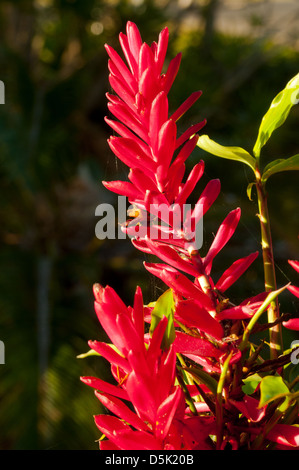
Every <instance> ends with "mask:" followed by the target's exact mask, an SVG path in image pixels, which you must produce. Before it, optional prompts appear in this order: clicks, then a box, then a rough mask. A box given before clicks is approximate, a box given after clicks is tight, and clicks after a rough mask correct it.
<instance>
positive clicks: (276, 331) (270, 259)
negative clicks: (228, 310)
mask: <svg viewBox="0 0 299 470" xmlns="http://www.w3.org/2000/svg"><path fill="white" fill-rule="evenodd" d="M255 176H256V189H257V198H258V209H259V214H258V216H259V220H260V227H261V241H262V252H263V265H264V280H265V290H266V292H271V291H274V290H276V289H277V285H276V274H275V264H274V256H273V245H272V237H271V228H270V220H269V212H268V204H267V194H266V191H265V185H264V183H263V182H262V179H261V174H260V171H259V169H257V170H256V171H255ZM279 316H280V314H279V304H278V300H277V298H276V299H274V300H273V301H272V302H271V304H270V305H269V308H268V322H269V323H272V322H275V321H276V320H278V318H279ZM269 334H270V356H271V358H272V359H276V358H277V357H278V356H279V354H280V353H281V352H282V334H281V325H280V324H278V325H275V326H273V327H272V328H270V330H269Z"/></svg>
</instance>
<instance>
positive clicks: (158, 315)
mask: <svg viewBox="0 0 299 470" xmlns="http://www.w3.org/2000/svg"><path fill="white" fill-rule="evenodd" d="M173 313H174V299H173V293H172V290H171V289H168V290H167V291H166V292H164V294H162V295H161V297H159V298H158V300H157V301H156V303H155V306H154V308H153V310H152V314H151V325H150V334H151V335H152V334H153V332H154V330H155V328H156V327H157V325H158V324H159V322H160V320H161V319H162V317H164V316H165V317H166V318H167V319H168V323H167V327H166V330H165V333H164V337H163V341H162V348H163V349H168V348H169V346H170V345H171V344H172V343H173V341H174V340H175V329H174V322H173Z"/></svg>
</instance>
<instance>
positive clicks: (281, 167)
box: [262, 154, 299, 182]
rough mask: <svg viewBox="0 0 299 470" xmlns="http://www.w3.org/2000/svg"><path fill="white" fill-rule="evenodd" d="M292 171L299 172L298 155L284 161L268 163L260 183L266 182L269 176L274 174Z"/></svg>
mask: <svg viewBox="0 0 299 470" xmlns="http://www.w3.org/2000/svg"><path fill="white" fill-rule="evenodd" d="M292 170H299V154H297V155H294V156H293V157H290V158H286V159H278V160H274V161H273V162H271V163H269V165H267V166H266V167H265V169H264V172H263V175H262V181H263V182H265V181H267V179H268V178H269V176H272V175H274V174H275V173H280V172H281V171H292Z"/></svg>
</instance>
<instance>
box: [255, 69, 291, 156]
mask: <svg viewBox="0 0 299 470" xmlns="http://www.w3.org/2000/svg"><path fill="white" fill-rule="evenodd" d="M298 102H299V74H297V75H295V77H293V78H292V79H291V80H290V81H289V82H288V83H287V85H286V87H285V88H284V89H283V90H282V91H281V92H280V93H278V95H277V96H276V97H275V98H274V100H273V101H272V103H271V105H270V108H269V109H268V111H267V112H266V114H265V115H264V117H263V119H262V122H261V125H260V128H259V132H258V137H257V140H256V142H255V145H254V148H253V153H254V155H255V156H256V157H257V158H258V157H259V156H260V152H261V148H262V147H263V146H264V145H265V144H266V143H267V141H268V140H269V138H270V137H271V135H272V133H273V132H274V131H275V130H276V129H277V128H278V127H280V126H281V125H282V124H283V123H284V121H285V120H286V118H287V117H288V114H289V112H290V110H291V108H292V107H293V106H294V105H295V104H297V103H298Z"/></svg>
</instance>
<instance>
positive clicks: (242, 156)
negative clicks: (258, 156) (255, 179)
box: [197, 135, 255, 171]
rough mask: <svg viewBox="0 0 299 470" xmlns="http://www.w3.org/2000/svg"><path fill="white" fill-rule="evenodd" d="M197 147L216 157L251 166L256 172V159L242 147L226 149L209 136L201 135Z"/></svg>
mask: <svg viewBox="0 0 299 470" xmlns="http://www.w3.org/2000/svg"><path fill="white" fill-rule="evenodd" d="M197 145H198V147H200V148H201V149H203V150H205V151H206V152H209V153H211V154H212V155H216V157H221V158H226V159H227V160H236V161H238V162H242V163H245V164H246V165H248V166H250V168H251V169H252V170H253V171H255V159H254V158H253V156H252V155H250V153H248V152H247V151H246V150H244V149H242V148H241V147H225V146H223V145H220V144H217V143H216V142H214V141H213V140H211V139H210V138H209V136H207V135H201V136H200V137H199V139H198V141H197Z"/></svg>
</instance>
